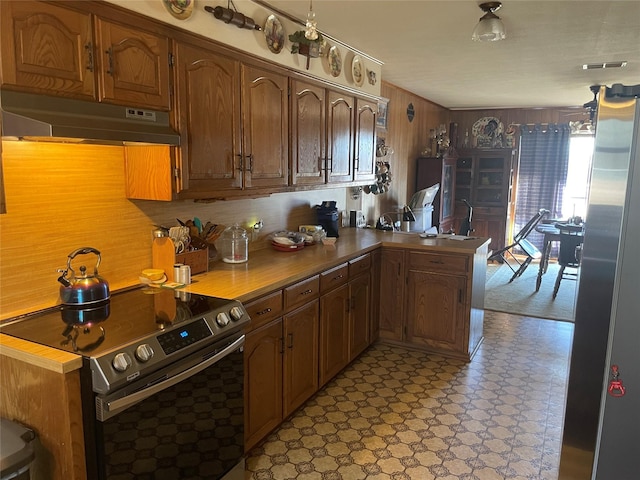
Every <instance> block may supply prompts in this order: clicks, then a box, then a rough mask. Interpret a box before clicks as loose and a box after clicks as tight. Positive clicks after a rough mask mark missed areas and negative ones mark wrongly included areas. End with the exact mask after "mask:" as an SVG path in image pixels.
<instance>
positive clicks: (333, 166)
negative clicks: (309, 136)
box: [327, 90, 355, 183]
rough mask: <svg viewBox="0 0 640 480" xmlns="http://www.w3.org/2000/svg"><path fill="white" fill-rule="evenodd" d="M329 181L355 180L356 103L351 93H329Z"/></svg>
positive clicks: (330, 91) (329, 91)
mask: <svg viewBox="0 0 640 480" xmlns="http://www.w3.org/2000/svg"><path fill="white" fill-rule="evenodd" d="M327 99H328V103H327V152H328V158H327V161H328V172H327V182H328V183H342V182H351V181H353V178H354V177H353V148H354V145H353V138H354V127H355V124H354V103H355V100H354V98H353V97H351V96H349V95H344V94H341V93H338V92H334V91H332V90H328V94H327Z"/></svg>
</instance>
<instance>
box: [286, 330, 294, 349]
mask: <svg viewBox="0 0 640 480" xmlns="http://www.w3.org/2000/svg"><path fill="white" fill-rule="evenodd" d="M287 340H288V341H289V345H287V347H288V348H293V333H288V334H287Z"/></svg>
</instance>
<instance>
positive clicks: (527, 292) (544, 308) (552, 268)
mask: <svg viewBox="0 0 640 480" xmlns="http://www.w3.org/2000/svg"><path fill="white" fill-rule="evenodd" d="M558 269H559V267H558V265H557V264H556V263H551V264H549V268H548V270H547V273H546V274H545V275H544V277H542V285H541V286H540V291H538V292H536V277H537V275H538V264H537V263H535V264H534V263H532V264H531V265H529V267H528V268H527V269H526V270H525V271H524V273H523V274H522V275H521V276H520V277H518V278H516V279H515V280H514V281H513V282H511V283H509V279H510V278H511V276H512V275H513V272H512V271H511V269H510V268H509V267H508V266H507V265H500V264H489V265H488V267H487V283H486V292H485V298H484V308H485V309H487V310H493V311H496V312H507V313H513V314H516V315H525V316H528V317H537V318H548V319H551V320H564V321H569V322H573V319H574V307H575V297H576V286H577V282H576V281H574V280H567V279H564V280H562V282H561V283H560V290H559V291H558V296H557V297H556V299H555V300H554V299H553V285H554V283H555V280H556V276H557V274H558Z"/></svg>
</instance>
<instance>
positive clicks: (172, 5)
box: [162, 0, 196, 20]
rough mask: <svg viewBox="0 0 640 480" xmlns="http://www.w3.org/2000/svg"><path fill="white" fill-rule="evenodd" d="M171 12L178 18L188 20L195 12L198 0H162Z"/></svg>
mask: <svg viewBox="0 0 640 480" xmlns="http://www.w3.org/2000/svg"><path fill="white" fill-rule="evenodd" d="M162 3H164V6H165V7H167V10H169V13H170V14H171V15H173V16H174V17H175V18H177V19H178V20H186V19H187V18H189V17H190V16H191V14H192V13H193V4H194V3H196V0H162Z"/></svg>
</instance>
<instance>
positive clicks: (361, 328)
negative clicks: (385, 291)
mask: <svg viewBox="0 0 640 480" xmlns="http://www.w3.org/2000/svg"><path fill="white" fill-rule="evenodd" d="M370 307H371V277H370V275H369V274H368V273H366V274H362V275H359V276H357V277H356V278H354V279H352V280H350V281H349V361H352V360H354V359H355V358H356V357H357V356H358V355H360V354H361V353H362V352H363V351H364V350H365V349H366V348H367V347H368V346H369V345H370V344H371V342H370V341H369V337H370V334H369V329H370V325H369V323H370V317H371V308H370Z"/></svg>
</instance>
